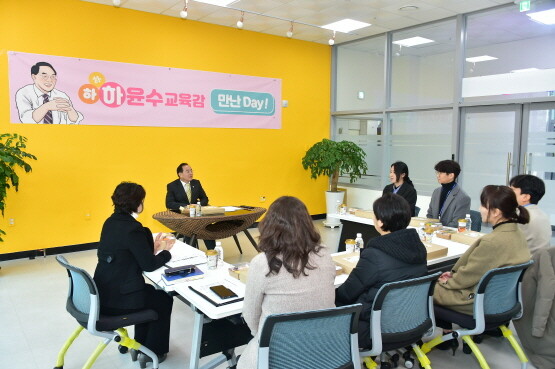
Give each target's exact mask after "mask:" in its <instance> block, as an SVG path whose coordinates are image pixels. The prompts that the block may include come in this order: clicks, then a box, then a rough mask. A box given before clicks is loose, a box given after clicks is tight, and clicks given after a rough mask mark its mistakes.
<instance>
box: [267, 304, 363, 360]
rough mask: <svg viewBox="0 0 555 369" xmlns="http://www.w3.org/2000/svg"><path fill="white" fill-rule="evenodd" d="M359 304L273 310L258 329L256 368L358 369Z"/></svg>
mask: <svg viewBox="0 0 555 369" xmlns="http://www.w3.org/2000/svg"><path fill="white" fill-rule="evenodd" d="M361 309H362V305H360V304H356V305H349V306H343V307H338V308H333V309H324V310H314V311H305V312H299V313H291V314H276V315H270V316H269V317H267V318H266V321H265V322H264V326H263V327H262V331H261V333H260V343H259V349H258V366H257V368H258V369H285V368H287V369H360V359H359V357H358V336H357V329H358V315H359V314H360V310H361Z"/></svg>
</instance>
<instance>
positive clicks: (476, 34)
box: [462, 0, 555, 102]
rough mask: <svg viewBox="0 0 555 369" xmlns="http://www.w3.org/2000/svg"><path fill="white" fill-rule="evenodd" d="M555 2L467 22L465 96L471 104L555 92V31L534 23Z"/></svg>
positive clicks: (508, 9) (481, 15) (475, 16)
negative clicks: (539, 14) (540, 13)
mask: <svg viewBox="0 0 555 369" xmlns="http://www.w3.org/2000/svg"><path fill="white" fill-rule="evenodd" d="M554 8H555V0H549V1H541V0H538V1H533V2H532V9H531V10H529V11H527V12H522V13H521V12H519V8H518V6H513V5H511V6H508V7H503V8H500V9H494V10H490V11H486V12H481V13H476V14H472V15H470V16H469V17H468V20H467V38H466V50H465V57H466V62H465V68H464V79H463V91H462V96H463V98H464V100H465V101H467V102H475V101H483V100H506V99H514V98H523V97H542V96H549V91H553V90H555V47H553V45H555V27H554V26H553V25H547V24H544V23H541V22H539V21H537V20H534V19H533V18H532V17H536V16H537V13H539V12H541V11H545V10H549V9H554Z"/></svg>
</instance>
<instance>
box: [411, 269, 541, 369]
mask: <svg viewBox="0 0 555 369" xmlns="http://www.w3.org/2000/svg"><path fill="white" fill-rule="evenodd" d="M532 263H533V261H528V262H526V263H523V264H518V265H512V266H507V267H503V268H496V269H492V270H490V271H488V272H487V273H486V274H484V276H483V277H482V278H481V279H480V282H479V283H478V285H477V286H476V295H475V297H474V313H473V315H467V314H462V313H459V312H456V311H454V310H451V309H447V308H445V307H443V306H439V305H436V306H435V307H434V311H435V316H436V320H437V321H440V320H442V321H444V322H451V323H455V324H457V325H459V326H460V327H461V328H459V329H456V330H453V331H452V332H451V333H448V334H444V335H441V336H438V337H436V338H434V339H433V340H431V341H429V342H426V343H425V344H424V345H422V351H424V352H429V351H430V350H431V349H432V348H433V347H435V346H437V345H438V344H440V343H442V342H445V341H447V340H451V339H457V338H458V337H462V339H463V341H464V343H465V346H464V347H463V350H464V351H465V353H471V352H472V353H473V354H474V356H475V357H476V359H477V360H478V362H479V363H480V366H481V367H482V368H483V369H489V365H488V364H487V362H486V359H485V358H484V356H483V355H482V353H481V351H480V349H479V348H478V346H476V344H475V342H474V341H473V339H472V336H476V335H480V334H482V333H483V332H484V331H485V330H490V329H495V328H499V329H500V330H501V332H502V333H503V337H505V338H506V339H507V340H508V341H509V342H510V344H511V346H512V347H513V349H514V351H515V352H516V354H517V355H518V358H519V359H520V362H521V368H522V369H526V366H527V363H528V359H527V358H526V355H525V354H524V351H523V350H522V348H521V347H520V345H519V344H518V342H517V341H516V339H515V338H514V336H513V333H512V332H511V330H510V329H509V328H508V327H507V324H508V323H509V322H510V321H511V320H512V319H518V318H519V317H520V316H521V314H522V303H521V301H522V293H521V284H522V277H523V275H524V272H525V271H526V269H527V268H528V267H529V266H530V265H531V264H532Z"/></svg>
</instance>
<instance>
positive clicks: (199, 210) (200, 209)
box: [197, 201, 202, 217]
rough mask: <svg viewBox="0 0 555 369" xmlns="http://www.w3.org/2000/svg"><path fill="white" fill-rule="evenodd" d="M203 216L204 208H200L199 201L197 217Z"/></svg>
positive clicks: (198, 203) (198, 202)
mask: <svg viewBox="0 0 555 369" xmlns="http://www.w3.org/2000/svg"><path fill="white" fill-rule="evenodd" d="M201 215H202V207H201V206H200V201H197V217H200V216H201Z"/></svg>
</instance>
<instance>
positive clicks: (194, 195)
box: [166, 163, 216, 250]
mask: <svg viewBox="0 0 555 369" xmlns="http://www.w3.org/2000/svg"><path fill="white" fill-rule="evenodd" d="M177 177H178V179H176V180H175V181H173V182H171V183H168V186H167V190H168V191H167V193H166V208H168V209H170V210H171V211H175V212H177V213H181V210H182V209H184V208H186V207H187V205H190V204H196V203H197V202H199V201H200V205H202V206H206V205H208V196H206V192H204V189H203V188H202V185H201V184H200V181H199V180H198V179H193V168H191V166H190V165H189V164H187V163H181V164H179V166H178V167H177ZM189 241H190V238H189V237H184V242H185V243H187V244H188V243H189ZM204 244H205V245H206V248H207V249H208V250H212V249H214V247H215V246H216V242H215V241H214V240H204Z"/></svg>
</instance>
